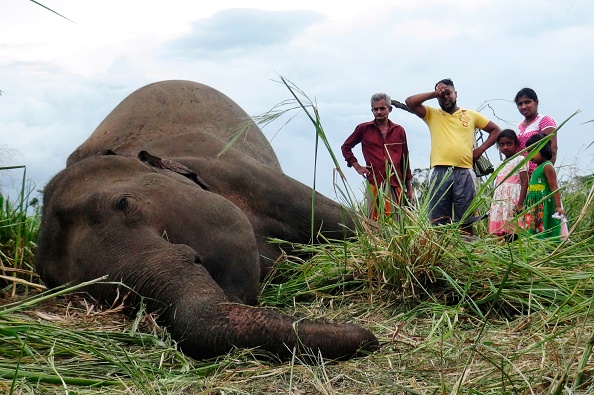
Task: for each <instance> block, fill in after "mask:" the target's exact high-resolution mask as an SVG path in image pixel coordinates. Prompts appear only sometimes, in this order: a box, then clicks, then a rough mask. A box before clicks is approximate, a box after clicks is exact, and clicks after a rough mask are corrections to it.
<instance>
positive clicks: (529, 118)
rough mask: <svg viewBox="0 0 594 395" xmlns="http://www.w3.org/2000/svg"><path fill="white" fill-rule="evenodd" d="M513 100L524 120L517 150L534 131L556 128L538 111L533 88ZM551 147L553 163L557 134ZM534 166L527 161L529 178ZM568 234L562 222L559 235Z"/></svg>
mask: <svg viewBox="0 0 594 395" xmlns="http://www.w3.org/2000/svg"><path fill="white" fill-rule="evenodd" d="M514 101H515V102H516V106H517V107H518V111H520V114H522V115H523V116H524V120H523V121H522V122H520V124H519V125H518V130H519V133H518V141H519V142H520V144H519V145H518V151H521V150H523V149H524V148H526V142H527V141H528V139H529V138H530V137H532V136H533V135H535V134H536V133H542V134H544V135H547V136H548V135H549V134H551V133H553V132H554V131H555V129H557V124H556V123H555V121H554V120H553V118H551V117H549V116H548V115H541V114H539V113H538V96H537V95H536V92H535V91H534V89H530V88H522V89H520V90H519V91H518V93H516V97H515V98H514ZM551 148H552V149H553V157H552V159H551V163H553V165H554V164H555V160H556V159H557V134H554V135H553V137H551ZM527 154H528V153H525V154H524V155H527ZM536 167H537V164H536V163H534V162H532V161H530V162H529V163H528V178H530V176H531V175H532V172H533V171H534V169H536ZM568 234H569V230H568V228H567V224H566V223H562V224H561V237H562V238H563V239H566V238H567V236H568Z"/></svg>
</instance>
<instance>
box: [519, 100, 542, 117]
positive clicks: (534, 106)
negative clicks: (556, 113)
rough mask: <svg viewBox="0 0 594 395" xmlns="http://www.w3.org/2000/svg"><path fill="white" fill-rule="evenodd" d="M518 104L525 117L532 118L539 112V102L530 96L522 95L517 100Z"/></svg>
mask: <svg viewBox="0 0 594 395" xmlns="http://www.w3.org/2000/svg"><path fill="white" fill-rule="evenodd" d="M516 106H517V107H518V111H520V114H522V115H523V116H524V118H531V117H533V116H535V115H536V114H537V113H538V103H537V102H535V101H534V100H532V99H531V98H529V97H528V96H520V98H519V99H518V101H516Z"/></svg>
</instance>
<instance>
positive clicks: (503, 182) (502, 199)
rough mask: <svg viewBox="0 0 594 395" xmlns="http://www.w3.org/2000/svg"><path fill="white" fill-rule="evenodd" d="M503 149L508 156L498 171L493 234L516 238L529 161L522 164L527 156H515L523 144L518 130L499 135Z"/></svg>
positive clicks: (492, 216)
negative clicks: (520, 142)
mask: <svg viewBox="0 0 594 395" xmlns="http://www.w3.org/2000/svg"><path fill="white" fill-rule="evenodd" d="M497 145H498V147H499V151H500V152H501V153H502V154H503V155H504V156H505V158H506V159H505V161H504V162H503V168H502V169H501V170H500V171H499V173H498V174H497V179H496V187H495V191H494V193H493V203H491V210H490V214H489V233H491V234H494V235H497V236H503V237H506V238H509V239H510V240H511V239H514V238H515V231H516V229H517V227H518V223H517V221H514V217H515V214H516V212H520V211H522V207H523V203H524V199H525V198H526V191H527V190H528V164H527V163H525V164H524V165H522V166H520V165H521V163H522V161H523V160H524V157H523V156H522V155H518V156H516V157H515V158H513V159H512V156H514V154H515V153H516V151H517V149H518V145H519V141H518V136H517V134H516V132H514V131H513V130H511V129H504V130H502V131H501V132H500V133H499V135H498V136H497Z"/></svg>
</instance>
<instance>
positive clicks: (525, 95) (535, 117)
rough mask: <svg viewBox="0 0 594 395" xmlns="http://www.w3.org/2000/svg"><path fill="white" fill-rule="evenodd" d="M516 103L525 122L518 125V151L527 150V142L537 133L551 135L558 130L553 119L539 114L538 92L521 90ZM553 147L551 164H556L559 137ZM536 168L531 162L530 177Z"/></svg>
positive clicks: (553, 142) (527, 89) (553, 141)
mask: <svg viewBox="0 0 594 395" xmlns="http://www.w3.org/2000/svg"><path fill="white" fill-rule="evenodd" d="M514 101H515V102H516V106H517V107H518V111H520V114H522V115H523V116H524V120H523V121H522V122H520V124H519V125H518V130H519V133H518V141H519V142H520V144H519V146H518V151H521V150H523V149H524V148H526V141H528V139H529V138H530V137H532V136H533V135H535V134H536V133H542V134H544V135H549V134H551V133H552V132H553V131H554V130H555V129H557V124H556V123H555V121H554V120H553V118H551V117H549V116H548V115H541V114H539V113H538V96H536V92H534V90H533V89H530V88H523V89H520V91H519V92H518V93H517V94H516V97H515V99H514ZM551 147H552V148H553V159H552V160H551V162H552V163H553V164H555V159H557V135H554V136H553V137H552V138H551ZM535 168H536V163H534V162H532V161H530V163H529V168H528V173H529V174H528V176H530V175H531V174H532V172H533V171H534V169H535Z"/></svg>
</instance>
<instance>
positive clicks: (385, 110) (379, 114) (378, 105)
mask: <svg viewBox="0 0 594 395" xmlns="http://www.w3.org/2000/svg"><path fill="white" fill-rule="evenodd" d="M391 111H392V106H391V105H388V103H386V100H385V99H381V100H380V101H374V102H373V103H372V104H371V112H373V117H374V118H375V120H376V121H378V122H383V121H386V120H387V119H388V116H389V114H390V112H391Z"/></svg>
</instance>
